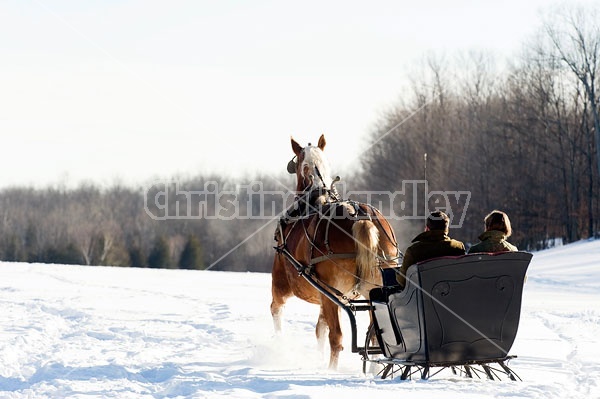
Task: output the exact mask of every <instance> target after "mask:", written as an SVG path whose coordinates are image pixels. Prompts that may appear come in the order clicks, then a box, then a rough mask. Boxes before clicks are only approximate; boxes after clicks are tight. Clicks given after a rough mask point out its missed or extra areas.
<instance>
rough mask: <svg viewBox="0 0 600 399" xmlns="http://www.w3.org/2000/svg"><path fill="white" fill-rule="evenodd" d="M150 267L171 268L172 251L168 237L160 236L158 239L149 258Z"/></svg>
mask: <svg viewBox="0 0 600 399" xmlns="http://www.w3.org/2000/svg"><path fill="white" fill-rule="evenodd" d="M148 266H149V267H153V268H165V269H167V268H169V267H170V266H171V249H170V248H169V242H168V241H167V239H166V237H164V236H160V237H158V238H157V239H156V242H155V243H154V247H153V248H152V251H150V256H148Z"/></svg>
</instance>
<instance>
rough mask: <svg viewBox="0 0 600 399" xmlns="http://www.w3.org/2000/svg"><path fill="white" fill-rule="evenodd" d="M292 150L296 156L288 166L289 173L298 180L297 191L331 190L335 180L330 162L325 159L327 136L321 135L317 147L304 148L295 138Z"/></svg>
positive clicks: (309, 145) (292, 139)
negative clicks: (332, 176)
mask: <svg viewBox="0 0 600 399" xmlns="http://www.w3.org/2000/svg"><path fill="white" fill-rule="evenodd" d="M291 141H292V150H293V151H294V154H296V156H295V157H294V159H295V160H294V159H292V160H291V161H290V163H289V164H288V172H290V173H291V174H295V175H296V178H297V182H298V184H297V186H296V191H297V192H301V191H308V190H312V189H317V188H325V189H329V188H331V184H332V183H333V179H332V178H331V172H330V167H329V162H328V161H327V158H325V154H324V152H323V150H324V149H325V144H326V142H325V136H324V135H321V137H320V138H319V142H318V144H317V145H316V146H313V145H311V144H310V143H309V144H308V146H306V147H302V146H301V145H300V144H298V142H297V141H296V140H294V138H293V137H292V138H291Z"/></svg>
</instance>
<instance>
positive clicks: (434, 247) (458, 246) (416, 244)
mask: <svg viewBox="0 0 600 399" xmlns="http://www.w3.org/2000/svg"><path fill="white" fill-rule="evenodd" d="M412 242H413V244H411V245H410V246H409V247H408V248H407V249H406V252H405V253H404V258H403V259H402V266H401V267H400V273H399V274H397V275H396V280H397V281H398V284H400V286H401V287H402V288H404V285H405V284H406V277H405V275H406V271H407V270H408V267H409V266H411V265H414V264H415V263H418V262H422V261H424V260H427V259H431V258H437V257H440V256H456V255H464V254H465V245H464V244H463V243H462V242H460V241H457V240H453V239H451V238H450V237H448V236H447V235H446V234H445V233H444V232H443V231H441V230H430V231H425V232H423V233H421V234H419V235H418V236H416V237H415V238H414V239H413V241H412Z"/></svg>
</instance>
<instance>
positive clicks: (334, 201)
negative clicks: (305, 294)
mask: <svg viewBox="0 0 600 399" xmlns="http://www.w3.org/2000/svg"><path fill="white" fill-rule="evenodd" d="M328 191H329V190H327V191H325V192H324V189H323V188H315V189H312V190H310V191H306V192H304V193H302V195H301V196H299V198H298V199H297V200H296V201H295V202H294V204H293V205H292V207H290V209H288V210H287V211H286V212H284V214H283V215H282V217H281V218H280V220H279V223H278V225H277V228H276V230H275V236H274V239H275V241H277V243H278V245H277V246H276V247H274V248H275V250H276V251H277V252H278V253H282V254H283V255H284V256H285V257H286V258H287V259H288V260H289V261H290V263H291V264H292V266H294V268H295V269H296V270H297V271H298V274H299V275H306V276H313V277H315V276H314V275H315V273H314V267H315V265H317V264H318V263H320V262H323V261H326V260H333V259H349V258H355V257H356V253H355V252H348V253H334V252H333V251H332V249H331V247H330V243H329V231H330V228H331V225H332V224H333V223H334V220H335V219H336V218H340V217H342V218H349V219H352V220H355V221H358V220H371V221H373V222H375V223H379V224H380V225H381V222H380V221H379V220H378V218H377V217H375V218H373V217H372V216H371V215H372V214H375V211H374V208H373V207H372V206H371V205H368V204H366V206H367V207H368V210H370V211H371V212H369V211H368V210H365V209H363V208H362V207H361V206H360V205H361V204H359V203H358V202H356V201H352V200H344V201H342V200H339V199H338V196H337V192H336V193H330V192H328ZM332 194H333V195H332ZM323 197H325V203H324V204H322V205H321V204H316V203H317V202H319V201H318V200H319V198H323ZM312 217H317V218H318V220H317V222H316V223H317V225H316V228H315V232H314V234H315V236H314V237H310V236H309V232H308V231H307V228H306V224H305V222H306V221H307V220H309V219H310V218H312ZM298 223H302V225H303V226H302V228H303V231H304V234H305V236H306V238H307V240H308V242H309V243H310V246H311V250H310V254H311V256H310V258H311V259H310V262H309V263H308V264H307V265H304V264H301V263H300V262H298V261H297V260H296V259H294V258H293V256H292V255H291V253H290V252H289V250H288V248H287V239H288V237H289V235H290V234H291V232H292V231H293V230H294V228H295V226H296V225H297V224H298ZM322 223H325V227H324V228H325V233H324V237H325V239H324V242H323V243H324V245H325V251H323V250H321V249H319V248H318V247H317V245H316V244H315V238H316V234H317V233H318V232H319V229H320V226H321V224H322ZM290 225H291V226H290ZM288 227H289V229H288ZM286 230H287V234H286ZM383 231H385V234H386V235H388V233H387V231H386V230H385V229H383ZM387 238H388V239H389V240H390V241H392V242H396V240H395V237H390V236H389V235H388V237H387ZM315 251H317V252H318V253H317V254H315ZM315 255H317V256H315ZM398 256H399V251H398V252H397V254H396V257H394V258H388V257H387V256H385V255H383V256H382V255H378V256H377V257H378V259H379V261H380V264H381V263H382V262H389V261H393V260H397V259H398ZM334 263H335V262H334ZM346 272H347V273H350V272H348V271H346ZM354 277H356V278H357V279H358V278H359V276H356V275H354ZM328 288H329V289H330V290H331V291H333V292H335V293H336V295H338V296H340V297H345V295H344V294H342V293H341V292H339V291H338V290H337V289H335V288H334V287H330V286H328Z"/></svg>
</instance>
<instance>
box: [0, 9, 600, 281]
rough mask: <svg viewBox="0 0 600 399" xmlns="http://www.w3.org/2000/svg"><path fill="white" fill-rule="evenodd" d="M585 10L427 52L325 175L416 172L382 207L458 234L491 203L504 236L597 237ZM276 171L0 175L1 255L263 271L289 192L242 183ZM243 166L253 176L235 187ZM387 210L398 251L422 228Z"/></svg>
mask: <svg viewBox="0 0 600 399" xmlns="http://www.w3.org/2000/svg"><path fill="white" fill-rule="evenodd" d="M599 23H600V19H599V18H598V10H597V8H589V7H588V8H579V7H570V8H564V9H560V10H556V9H553V10H552V12H551V13H549V17H547V18H546V19H545V20H544V23H543V25H542V27H541V28H540V31H539V32H538V35H537V36H536V37H534V38H532V39H531V40H530V41H529V42H527V43H524V46H523V50H522V53H521V54H520V55H519V56H518V57H515V58H513V59H511V60H510V62H505V65H504V64H503V62H504V61H503V60H498V59H496V58H495V57H494V55H493V54H489V53H484V52H469V53H466V54H459V55H455V56H454V57H449V56H447V55H446V56H444V55H439V54H437V55H436V54H434V55H431V56H428V57H426V58H425V59H424V60H423V62H422V64H421V65H419V66H418V69H417V71H418V72H415V73H413V74H411V76H410V78H411V84H410V87H409V88H408V89H407V91H406V92H404V93H401V97H400V98H401V100H400V101H399V102H398V103H396V104H391V105H390V107H389V109H388V110H387V111H386V112H385V114H384V115H383V116H382V118H381V119H380V120H379V121H378V123H377V124H376V125H375V126H374V128H373V129H372V131H371V132H370V133H369V134H368V135H367V137H366V140H365V148H366V151H365V152H364V153H363V155H362V156H361V159H360V163H359V164H360V165H361V168H360V170H359V171H355V172H352V173H351V174H350V175H344V171H336V174H340V175H342V177H343V178H344V180H345V183H346V187H347V188H348V189H350V190H366V191H389V192H394V191H398V190H401V189H402V188H403V187H404V186H403V184H404V183H405V182H407V181H426V182H427V188H426V190H427V192H426V190H425V189H424V188H423V187H421V186H419V187H420V188H418V191H419V190H420V191H419V192H418V193H417V194H418V195H415V196H414V197H411V196H406V197H405V198H403V201H397V202H394V203H393V204H390V205H389V206H391V207H396V208H397V209H393V210H394V211H395V212H396V213H397V214H406V209H413V207H414V209H423V208H425V209H429V210H433V209H436V208H437V209H444V210H449V211H450V212H451V213H452V214H453V216H457V215H463V216H464V219H463V220H461V221H462V223H461V224H460V228H458V229H453V230H452V231H451V235H452V236H453V237H454V238H457V239H460V240H462V241H464V242H465V243H467V244H469V243H474V242H476V241H477V236H478V234H480V233H481V232H482V230H483V217H484V216H485V215H486V214H487V213H488V212H489V211H491V210H493V209H501V210H503V211H505V212H507V213H508V215H509V216H510V218H511V221H512V223H513V230H514V234H513V237H511V238H510V241H511V242H513V243H514V244H516V245H517V246H518V247H519V248H520V249H523V250H537V249H542V248H547V247H549V246H552V245H554V243H555V242H556V240H559V241H562V242H563V243H569V242H573V241H576V240H579V239H582V238H591V237H597V236H598V234H599V232H600V161H599V157H600V116H599V114H600V98H599V93H598V85H599V84H600V78H599V74H598V72H599V71H600V26H599ZM331 145H332V146H333V145H335V143H332V144H331ZM288 148H289V147H288V142H287V141H285V142H283V143H282V151H285V150H288ZM274 167H276V166H274ZM281 170H282V172H283V173H282V174H278V173H276V174H273V175H262V176H253V177H252V178H249V179H248V178H245V179H241V180H243V181H240V179H233V178H231V177H226V176H220V175H211V174H206V175H199V176H196V177H190V178H187V179H178V180H177V184H171V183H165V184H164V185H163V186H152V185H149V186H140V187H129V186H124V185H119V184H115V185H113V186H111V187H98V186H96V185H94V184H82V185H80V186H79V187H76V188H65V187H47V188H31V187H11V188H5V189H2V190H0V216H1V217H2V223H0V259H2V260H5V261H22V262H44V263H61V264H84V265H111V266H125V267H127V266H129V267H167V268H184V269H207V268H209V269H211V270H232V271H249V270H251V271H259V272H268V271H270V268H271V262H272V257H273V248H272V246H273V245H274V241H273V232H274V229H275V226H276V223H277V219H278V218H277V214H278V213H279V212H281V211H282V210H283V209H284V208H285V207H287V206H288V205H289V200H290V198H289V197H283V198H269V197H268V196H266V197H265V196H262V197H261V196H258V197H257V195H256V193H258V192H259V191H261V190H262V191H264V192H279V193H281V192H285V193H290V191H289V189H288V187H286V185H288V184H289V185H293V182H291V181H290V179H291V177H290V176H289V175H286V174H285V171H284V168H283V166H281ZM251 181H252V182H259V183H260V187H257V189H256V190H254V189H253V188H252V187H250V186H243V184H247V183H248V182H251ZM211 185H218V190H217V188H216V187H212V186H211ZM240 187H242V188H243V189H240ZM415 187H416V186H415ZM215 192H224V193H228V195H230V197H227V195H225V196H223V197H217V196H215V195H213V194H214V193H215ZM429 192H435V193H446V194H445V195H446V197H444V196H443V195H437V196H428V193H429ZM459 192H463V193H464V192H468V193H469V198H468V201H463V202H461V201H458V198H454V202H453V204H452V208H450V209H447V206H448V204H447V200H448V199H450V200H452V199H453V198H452V196H453V195H454V196H456V195H457V194H456V193H459ZM189 193H197V194H195V195H190V194H189ZM255 197H256V198H258V200H257V199H256V198H255ZM356 199H360V198H356ZM236 201H237V202H236ZM414 201H424V204H415V203H412V202H414ZM445 201H446V202H445ZM240 204H243V206H240ZM236 206H237V208H236ZM400 208H402V209H400ZM387 211H390V210H389V209H388V210H387ZM236 212H237V213H236ZM217 213H218V215H217ZM217 216H218V217H217ZM258 216H260V217H258ZM422 216H424V211H423V215H422ZM454 222H456V220H455V221H454ZM392 224H393V226H394V228H395V230H396V233H397V236H398V238H399V245H400V249H401V250H403V249H404V248H406V246H407V245H408V244H409V242H410V240H411V239H412V237H413V236H414V235H415V234H416V233H417V232H419V231H420V230H422V228H423V221H422V220H414V219H411V218H405V219H403V220H392Z"/></svg>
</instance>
